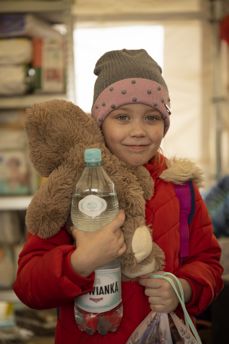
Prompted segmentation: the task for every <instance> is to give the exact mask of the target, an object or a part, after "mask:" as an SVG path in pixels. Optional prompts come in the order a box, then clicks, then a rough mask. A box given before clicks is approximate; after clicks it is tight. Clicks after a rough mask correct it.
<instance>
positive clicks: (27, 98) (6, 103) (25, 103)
mask: <svg viewBox="0 0 229 344" xmlns="http://www.w3.org/2000/svg"><path fill="white" fill-rule="evenodd" d="M51 99H65V100H67V95H66V94H33V95H23V96H18V97H2V98H0V109H1V110H2V109H18V108H21V109H23V108H26V107H29V106H31V105H33V104H35V103H42V102H45V101H48V100H51Z"/></svg>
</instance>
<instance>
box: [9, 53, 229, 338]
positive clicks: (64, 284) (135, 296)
mask: <svg viewBox="0 0 229 344" xmlns="http://www.w3.org/2000/svg"><path fill="white" fill-rule="evenodd" d="M95 74H96V75H97V80H96V83H95V88H94V100H93V106H92V116H94V117H95V118H96V119H97V121H98V125H100V126H101V129H102V132H103V134H104V138H105V142H106V144H107V147H108V148H109V149H110V151H111V152H112V153H113V154H115V155H116V156H117V157H118V158H119V159H120V160H122V161H124V162H126V163H127V164H129V165H131V166H141V165H144V166H145V168H146V169H148V171H149V172H150V174H151V176H152V179H153V182H154V195H153V197H152V198H151V200H150V201H148V202H147V204H146V221H147V223H148V224H149V225H150V226H151V227H152V228H153V229H154V241H155V242H156V243H157V244H158V245H159V246H160V247H161V248H162V250H163V251H164V253H165V271H169V272H172V273H173V274H175V275H176V276H177V277H178V278H179V279H180V282H181V284H182V286H183V289H184V295H185V301H186V307H187V310H188V311H189V313H190V314H191V315H196V314H198V313H201V312H202V311H203V310H204V309H206V307H207V306H208V305H209V304H210V303H211V302H212V301H213V300H214V298H215V297H216V296H217V295H218V294H219V292H220V290H221V289H222V286H223V283H222V278H221V276H222V267H221V265H220V263H219V260H220V248H219V245H218V243H217V241H216V239H215V237H214V235H213V231H212V225H211V222H210V219H209V216H208V213H207V210H206V206H205V204H204V202H203V200H202V198H201V196H200V193H199V191H198V189H197V187H196V186H195V185H193V188H194V196H195V213H194V217H193V220H192V223H191V225H190V238H189V256H188V258H187V259H186V261H185V262H184V263H183V264H182V265H181V264H180V260H179V250H180V237H179V207H178V204H179V203H178V200H177V198H176V193H175V189H174V185H173V183H172V182H168V181H165V180H163V179H162V178H160V175H161V174H162V172H163V171H165V170H166V169H167V159H166V158H165V157H164V156H163V155H161V154H160V153H159V148H160V144H161V141H162V139H163V137H164V136H165V134H166V132H167V130H168V128H169V123H170V110H169V95H168V89H167V86H166V83H165V81H164V79H163V78H162V75H161V69H160V67H159V66H158V65H157V63H156V62H155V61H154V60H153V59H152V58H151V57H150V56H149V55H148V54H147V52H146V51H145V50H126V49H124V50H119V51H111V52H108V53H106V54H104V55H103V56H102V57H101V58H100V59H99V60H98V62H97V64H96V66H95ZM124 220H125V214H124V211H120V212H119V214H118V216H117V217H116V218H115V219H114V220H113V221H112V222H111V223H110V224H109V225H107V226H105V227H104V228H101V230H100V231H97V232H94V233H90V232H83V231H78V230H77V229H75V230H74V231H73V236H74V238H75V240H76V242H77V247H75V246H74V244H73V240H72V237H71V236H70V235H69V233H68V232H67V231H66V230H65V228H63V229H62V230H61V231H60V232H59V233H58V234H56V235H55V236H54V237H52V238H49V239H46V240H43V239H40V238H39V237H37V236H35V235H30V236H29V237H28V240H27V242H26V244H25V246H24V249H23V250H22V252H21V254H20V259H19V269H18V275H17V279H16V282H15V284H14V290H15V292H16V294H17V295H18V296H19V298H20V299H21V300H22V301H23V302H24V303H25V304H27V305H28V306H30V307H33V308H37V309H44V308H53V307H58V309H59V312H58V323H57V329H56V340H55V343H57V344H63V343H68V344H75V343H77V344H80V343H110V344H112V343H115V344H116V343H119V344H124V343H126V341H127V339H128V338H129V337H130V335H131V333H132V332H133V331H134V329H135V328H136V327H137V326H138V325H139V323H140V322H141V321H142V320H143V319H144V318H145V317H146V316H147V314H148V313H149V312H150V310H151V309H152V310H154V311H156V312H171V311H177V310H178V300H177V297H176V295H175V293H174V291H173V290H172V288H171V287H170V284H169V283H168V282H166V281H164V280H162V279H160V278H157V279H156V278H154V279H150V278H149V277H148V276H147V275H145V276H141V277H140V278H138V279H136V280H125V281H123V282H122V297H123V307H124V316H123V319H122V322H121V325H120V327H119V328H118V330H117V331H116V332H115V333H108V334H107V335H106V336H102V335H100V334H98V333H97V334H94V335H93V336H89V335H88V334H86V333H85V332H80V331H79V330H78V328H77V325H76V323H75V319H74V299H75V297H77V296H78V295H80V294H82V293H87V292H89V291H91V290H92V288H93V282H94V270H95V269H96V268H97V267H99V266H102V265H105V264H106V263H109V262H111V261H112V260H114V259H115V258H117V257H120V256H121V255H122V254H123V253H124V252H125V250H126V246H125V242H124V239H123V235H122V231H121V229H120V227H121V226H122V224H123V222H124Z"/></svg>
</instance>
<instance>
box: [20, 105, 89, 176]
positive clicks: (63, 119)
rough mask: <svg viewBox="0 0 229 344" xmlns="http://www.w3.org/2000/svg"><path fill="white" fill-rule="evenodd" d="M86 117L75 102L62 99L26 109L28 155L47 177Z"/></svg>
mask: <svg viewBox="0 0 229 344" xmlns="http://www.w3.org/2000/svg"><path fill="white" fill-rule="evenodd" d="M87 118H88V116H87V115H86V114H85V113H84V112H83V111H82V110H81V109H80V108H79V107H78V106H76V105H74V104H73V103H71V102H68V101H64V100H51V101H47V102H43V103H38V104H34V105H33V106H32V107H31V108H29V109H27V110H26V118H25V130H26V134H27V138H28V144H29V152H30V158H31V161H32V163H33V165H34V167H35V168H36V170H37V171H38V172H39V173H40V175H41V176H46V177H47V176H48V175H49V174H50V173H51V172H52V171H53V170H54V169H55V168H57V167H58V166H59V165H60V164H61V163H62V162H63V159H64V157H65V155H66V154H67V153H68V152H69V150H70V148H71V147H72V146H73V145H74V144H75V143H77V142H76V139H77V138H79V136H80V135H79V124H80V125H81V126H83V125H84V121H85V120H86V121H87V120H88V119H87ZM81 122H82V123H81ZM93 125H94V124H93ZM81 137H82V135H81Z"/></svg>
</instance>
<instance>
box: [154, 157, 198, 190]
mask: <svg viewBox="0 0 229 344" xmlns="http://www.w3.org/2000/svg"><path fill="white" fill-rule="evenodd" d="M166 165H167V167H168V168H167V169H166V170H164V171H163V172H162V174H161V175H160V178H161V179H163V180H165V181H166V182H172V183H174V184H183V183H185V182H186V181H188V180H193V181H194V182H195V183H196V184H197V185H198V187H200V186H202V185H203V172H202V170H201V169H200V168H199V167H198V166H197V165H196V164H195V163H194V162H192V161H191V160H188V159H178V158H172V159H166Z"/></svg>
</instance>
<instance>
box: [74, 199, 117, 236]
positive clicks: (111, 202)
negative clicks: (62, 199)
mask: <svg viewBox="0 0 229 344" xmlns="http://www.w3.org/2000/svg"><path fill="white" fill-rule="evenodd" d="M87 195H88V194H84V195H83V196H82V194H81V195H79V194H74V195H73V198H72V209H71V218H72V222H73V224H74V225H75V226H76V227H77V228H78V229H80V230H83V231H96V230H97V229H101V228H102V227H103V226H105V225H106V224H108V223H110V222H111V221H112V220H113V219H114V217H115V216H116V215H117V213H118V209H119V208H118V200H117V196H116V194H115V193H110V194H106V195H103V194H101V195H98V194H95V195H96V196H98V197H100V198H102V199H103V200H104V201H105V202H106V209H104V211H103V212H102V213H100V214H99V215H98V216H95V217H92V216H89V215H87V214H85V213H83V212H81V211H80V210H79V202H80V201H81V200H82V199H83V198H85V197H86V196H87ZM92 220H93V221H92Z"/></svg>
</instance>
